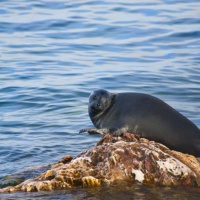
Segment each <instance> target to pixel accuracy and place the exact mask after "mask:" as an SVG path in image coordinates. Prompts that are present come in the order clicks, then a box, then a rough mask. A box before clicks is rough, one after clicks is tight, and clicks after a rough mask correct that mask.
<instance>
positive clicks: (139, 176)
mask: <svg viewBox="0 0 200 200" xmlns="http://www.w3.org/2000/svg"><path fill="white" fill-rule="evenodd" d="M118 182H126V183H128V184H133V183H135V182H140V183H142V184H144V185H148V186H193V187H199V186H200V162H199V160H198V159H197V158H195V157H194V156H191V155H188V154H183V153H180V152H176V151H172V150H170V149H168V148H167V147H166V146H164V145H162V144H159V143H156V142H153V141H149V140H147V139H144V138H139V137H138V136H137V135H133V134H129V133H125V134H123V136H122V137H112V136H111V135H108V134H106V135H104V136H103V138H102V139H101V140H100V141H99V142H98V143H97V144H96V145H95V146H93V147H92V148H90V149H88V150H85V151H84V152H82V153H80V154H79V155H78V156H77V157H75V158H72V157H71V156H68V155H67V156H65V157H63V158H62V159H61V160H60V161H59V162H58V163H55V164H52V165H51V167H50V169H49V170H47V171H45V172H44V173H41V174H40V175H39V176H37V177H36V178H33V179H28V180H26V181H24V182H22V183H21V184H19V185H17V186H10V187H6V188H3V189H1V190H0V192H14V191H24V192H30V191H51V190H57V189H63V188H74V187H95V186H101V185H112V184H116V183H118Z"/></svg>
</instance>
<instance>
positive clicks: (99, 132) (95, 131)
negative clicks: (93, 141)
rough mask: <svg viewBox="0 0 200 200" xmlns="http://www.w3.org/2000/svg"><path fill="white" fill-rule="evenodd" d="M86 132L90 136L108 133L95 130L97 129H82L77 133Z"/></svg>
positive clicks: (102, 130) (105, 130) (103, 130)
mask: <svg viewBox="0 0 200 200" xmlns="http://www.w3.org/2000/svg"><path fill="white" fill-rule="evenodd" d="M84 132H88V133H89V134H90V135H95V134H100V135H104V134H106V133H107V132H108V130H107V129H97V128H83V129H81V130H80V131H79V134H80V133H84Z"/></svg>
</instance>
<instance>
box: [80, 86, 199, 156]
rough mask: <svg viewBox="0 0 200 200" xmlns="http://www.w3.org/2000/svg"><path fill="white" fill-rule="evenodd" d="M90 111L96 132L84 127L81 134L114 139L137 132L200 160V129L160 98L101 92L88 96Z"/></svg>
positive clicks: (97, 91)
mask: <svg viewBox="0 0 200 200" xmlns="http://www.w3.org/2000/svg"><path fill="white" fill-rule="evenodd" d="M88 112H89V116H90V119H91V121H92V122H93V124H94V126H95V127H96V128H97V129H96V128H85V129H82V130H80V133H82V132H88V133H89V134H97V133H98V134H105V133H110V134H112V135H115V136H120V134H122V133H125V132H129V133H135V134H138V135H139V136H140V137H144V138H147V139H149V140H153V141H155V142H159V143H162V144H164V145H166V146H167V147H168V148H170V149H173V150H176V151H180V152H183V153H188V154H192V155H194V156H197V157H200V129H199V128H198V127H197V126H196V125H195V124H194V123H193V122H191V121H190V120H189V119H187V118H186V117H185V116H183V115H182V114H181V113H179V112H178V111H176V110H175V109H174V108H172V107H171V106H170V105H168V104H167V103H165V102H164V101H162V100H160V99H158V98H157V97H154V96H151V95H148V94H143V93H116V94H115V93H110V92H108V91H106V90H103V89H99V90H95V91H94V92H93V93H92V94H91V95H90V97H89V105H88Z"/></svg>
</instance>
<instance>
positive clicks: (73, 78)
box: [0, 0, 200, 200]
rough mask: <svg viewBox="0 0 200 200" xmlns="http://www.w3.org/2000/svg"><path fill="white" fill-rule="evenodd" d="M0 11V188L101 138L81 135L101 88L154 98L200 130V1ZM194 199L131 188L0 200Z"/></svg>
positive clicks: (5, 5)
mask: <svg viewBox="0 0 200 200" xmlns="http://www.w3.org/2000/svg"><path fill="white" fill-rule="evenodd" d="M0 5H1V6H0V186H1V187H3V186H5V185H6V184H8V185H9V184H13V182H15V179H17V178H18V176H20V174H23V172H24V171H26V170H29V169H30V167H31V168H32V167H33V168H34V167H38V166H41V165H46V164H49V163H53V162H57V161H58V160H59V159H60V158H61V157H63V156H64V155H66V154H70V155H72V156H75V155H77V154H78V153H80V152H81V151H83V150H84V149H87V148H89V147H91V146H93V145H94V144H95V143H96V142H97V141H98V140H99V139H100V136H90V135H87V134H82V135H79V134H78V131H79V129H81V128H83V127H85V126H92V123H91V121H90V119H89V117H88V114H87V102H88V96H89V94H90V93H91V92H92V91H93V90H95V89H97V88H104V89H108V90H109V91H112V92H142V93H148V94H152V95H155V96H157V97H159V98H161V99H163V100H164V101H166V102H167V103H169V104H170V105H172V106H173V107H174V108H176V109H177V110H178V111H180V112H181V113H182V114H184V115H185V116H187V117H188V118H189V119H190V120H192V121H193V122H194V123H195V124H196V125H197V126H198V127H200V1H199V0H190V1H183V0H182V1H181V0H176V1H171V0H163V1H161V0H151V1H149V0H141V1H136V0H133V1H129V0H117V1H116V0H108V1H104V0H103V1H92V0H90V1H88V0H76V1H64V0H59V1H55V0H39V1H37V0H36V1H33V0H29V1H26V0H18V1H12V0H1V2H0ZM9 175H13V176H11V178H9ZM13 177H14V178H13ZM15 177H16V178H15ZM27 177H28V175H26V177H24V178H27ZM199 196H200V189H196V188H145V187H143V186H140V185H137V184H136V185H134V186H131V187H129V188H121V187H120V188H118V187H116V188H91V189H73V190H68V191H62V192H61V191H60V192H50V193H44V192H40V193H31V194H30V193H26V194H24V193H15V194H0V199H35V198H37V199H49V198H52V199H83V198H85V199H98V200H99V199H105V197H106V198H107V199H123V198H124V199H131V198H136V199H157V198H158V199H159V198H161V199H171V198H172V199H198V198H199Z"/></svg>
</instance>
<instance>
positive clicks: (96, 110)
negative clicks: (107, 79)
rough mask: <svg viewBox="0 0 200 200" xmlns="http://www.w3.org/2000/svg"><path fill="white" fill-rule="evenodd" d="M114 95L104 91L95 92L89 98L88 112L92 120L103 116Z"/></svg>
mask: <svg viewBox="0 0 200 200" xmlns="http://www.w3.org/2000/svg"><path fill="white" fill-rule="evenodd" d="M112 99H113V94H112V93H110V92H108V91H106V90H103V89H99V90H95V91H94V92H93V93H92V94H91V95H90V98H89V105H88V112H89V115H90V118H91V119H93V118H94V117H96V116H99V115H101V114H103V113H104V112H105V111H106V110H107V109H108V108H109V106H110V105H111V101H112Z"/></svg>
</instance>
